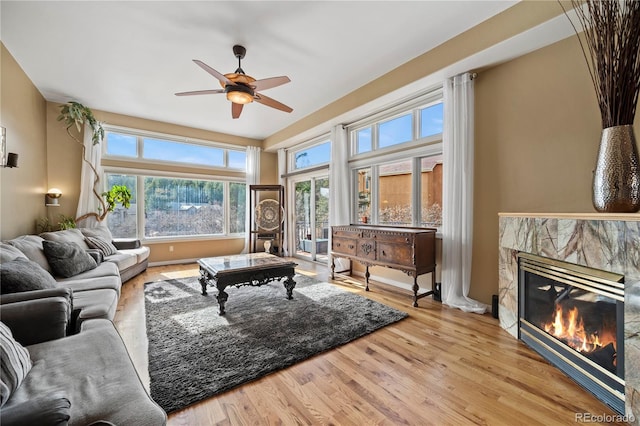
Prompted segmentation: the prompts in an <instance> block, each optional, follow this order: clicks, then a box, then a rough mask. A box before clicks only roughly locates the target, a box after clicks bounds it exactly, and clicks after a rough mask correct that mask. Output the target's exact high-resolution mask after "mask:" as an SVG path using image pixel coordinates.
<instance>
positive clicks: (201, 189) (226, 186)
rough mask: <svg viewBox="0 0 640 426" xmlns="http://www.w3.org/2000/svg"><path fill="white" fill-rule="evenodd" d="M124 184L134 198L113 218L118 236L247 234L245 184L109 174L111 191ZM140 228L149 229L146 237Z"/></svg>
mask: <svg viewBox="0 0 640 426" xmlns="http://www.w3.org/2000/svg"><path fill="white" fill-rule="evenodd" d="M138 183H141V188H140V189H141V190H140V191H139V190H138ZM123 184H124V185H126V186H127V187H128V188H129V189H130V190H131V193H132V195H133V198H132V200H131V206H130V207H129V208H128V209H124V208H123V207H121V206H119V207H117V208H116V210H114V211H113V212H112V213H111V214H109V216H107V218H108V222H107V225H108V226H109V229H111V232H112V233H113V234H114V237H118V238H121V237H124V238H137V237H139V236H140V237H142V238H146V239H149V238H159V237H188V236H202V235H223V234H227V233H230V234H236V233H242V232H244V229H245V216H244V215H245V211H246V206H245V204H246V191H245V188H246V185H245V184H244V183H239V182H224V181H215V180H202V179H178V178H174V177H157V176H141V175H138V176H131V175H122V174H115V173H107V185H108V188H107V189H109V188H110V187H111V186H113V185H123ZM138 195H142V197H141V199H143V200H144V203H143V206H142V208H141V209H140V210H141V213H142V216H143V217H142V219H143V220H140V219H141V218H139V217H138V214H137V212H138V211H139V210H138V204H137V202H135V200H136V198H137V196H138ZM227 204H228V211H227ZM226 218H229V224H228V226H227V224H226V223H225V219H226ZM139 229H144V233H142V235H139V232H138V230H139ZM227 229H228V231H226V230H227Z"/></svg>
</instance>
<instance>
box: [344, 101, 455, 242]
mask: <svg viewBox="0 0 640 426" xmlns="http://www.w3.org/2000/svg"><path fill="white" fill-rule="evenodd" d="M441 103H442V104H444V99H443V90H442V88H437V89H435V90H432V91H430V92H428V93H425V94H422V95H419V96H417V97H415V98H412V99H410V100H406V101H404V102H402V103H399V104H397V105H395V106H394V107H391V108H388V109H386V110H384V111H380V112H378V113H375V114H373V115H371V116H369V117H366V118H364V119H362V120H359V121H357V122H354V123H350V124H349V125H347V126H346V127H347V135H348V140H349V177H350V186H349V187H350V191H351V194H356V195H355V196H352V197H351V205H350V214H351V223H361V220H360V218H359V217H357V216H358V197H357V194H358V170H361V169H364V168H369V169H370V177H371V188H370V206H369V211H370V217H369V220H368V223H369V224H373V225H378V224H379V222H380V218H379V211H380V193H379V191H380V189H379V179H380V172H379V169H380V166H382V165H385V164H390V163H394V162H399V161H403V160H404V161H406V160H408V159H410V160H411V162H412V167H411V185H412V187H411V202H412V205H411V216H412V224H411V225H408V226H411V227H421V226H422V225H421V223H422V217H421V215H422V211H421V209H422V182H421V173H422V170H421V160H422V158H425V157H431V156H436V155H441V154H443V140H442V137H443V134H442V133H438V134H434V135H430V136H426V137H423V138H420V130H421V111H422V110H424V109H426V108H429V107H431V106H434V105H437V104H441ZM410 111H411V112H412V117H413V123H412V124H413V126H412V132H413V139H412V140H411V141H408V142H404V143H399V144H395V145H391V146H388V147H384V148H380V147H379V131H378V128H379V124H380V123H384V122H387V121H390V120H393V119H394V118H397V117H401V116H404V115H407V113H408V112H410ZM443 116H444V110H443ZM443 118H444V117H443ZM369 127H370V128H371V139H372V140H371V151H366V152H362V153H358V152H357V149H358V146H357V145H358V131H360V130H363V129H366V128H369ZM443 131H444V128H443ZM440 230H441V227H439V228H438V232H440Z"/></svg>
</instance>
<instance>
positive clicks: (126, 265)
mask: <svg viewBox="0 0 640 426" xmlns="http://www.w3.org/2000/svg"><path fill="white" fill-rule="evenodd" d="M95 237H99V238H98V239H97V240H96V239H95ZM92 238H93V239H92ZM95 241H100V242H104V241H108V242H110V243H111V244H109V247H102V245H99V248H92V247H90V245H92V244H93V243H95ZM88 243H91V244H88ZM116 244H118V242H114V241H112V240H111V234H110V233H109V232H108V229H106V228H91V229H71V230H65V231H57V232H49V233H44V234H40V235H24V236H20V237H18V238H14V239H12V240H9V241H4V242H2V243H0V268H2V282H0V285H1V286H2V289H3V290H2V293H3V294H2V296H1V297H0V304H1V307H0V320H1V322H2V324H1V326H2V328H3V329H5V330H0V331H3V332H2V333H0V337H1V339H0V349H1V350H2V354H3V355H5V354H11V353H16V352H15V351H16V350H18V351H19V350H20V348H22V349H21V350H22V351H25V349H24V348H26V352H28V356H27V358H30V360H29V361H28V362H23V363H22V364H20V363H18V365H19V366H20V365H21V366H22V367H23V370H24V374H23V375H24V378H23V379H22V380H19V381H17V382H16V380H14V379H15V377H13V376H9V378H7V377H5V376H6V375H5V371H6V367H7V365H6V364H8V362H6V361H7V360H5V357H4V356H3V359H2V363H3V364H2V374H3V376H2V381H1V382H0V397H1V399H0V424H2V425H3V426H5V425H31V424H34V425H35V424H38V425H47V424H52V425H54V424H55V425H83V426H84V425H89V424H92V425H111V424H115V425H143V426H144V425H148V426H155V425H164V424H166V420H167V417H166V413H165V412H164V411H163V410H162V409H161V408H160V407H159V406H158V405H157V404H156V403H155V402H154V401H153V400H152V399H151V397H150V396H149V394H148V393H147V391H146V390H145V388H144V386H143V384H142V382H141V381H140V379H139V377H138V375H137V373H136V371H135V368H134V366H133V363H132V361H131V359H130V358H129V354H128V352H127V349H126V347H125V345H124V343H123V342H122V339H121V338H120V336H119V334H118V332H117V330H116V328H115V326H114V325H113V323H112V322H111V320H113V318H114V316H115V312H116V308H117V305H118V300H119V297H120V289H121V286H122V282H123V281H124V280H125V279H129V278H131V277H132V276H134V275H136V274H138V273H140V272H142V271H144V269H146V267H147V258H148V255H149V249H148V248H147V247H141V246H140V245H139V243H138V242H135V241H125V242H124V243H123V244H124V245H120V246H119V247H120V249H116V247H114V246H115V245H116ZM105 250H106V251H105ZM78 271H81V272H78ZM16 274H17V276H16ZM21 274H22V275H21ZM23 276H24V280H23V279H22V277H23ZM5 278H7V279H6V280H5ZM23 281H24V282H23ZM10 282H13V284H11V283H10ZM16 282H17V283H16ZM10 285H13V286H14V287H11V286H10ZM15 286H17V287H15ZM21 286H23V287H24V288H20V287H21ZM29 286H33V288H32V287H29ZM38 286H40V287H42V288H36V287H38ZM5 290H7V291H12V292H11V293H6V291H5ZM5 326H6V327H5ZM6 329H8V330H10V334H12V336H11V335H9V336H7V333H8V332H7V331H6ZM12 345H15V346H16V347H17V348H18V349H15V348H12ZM14 349H15V350H14ZM6 358H11V357H9V356H6ZM26 364H28V365H26ZM26 367H28V368H26ZM5 382H7V383H5ZM11 383H13V386H12V385H11ZM7 385H8V386H7Z"/></svg>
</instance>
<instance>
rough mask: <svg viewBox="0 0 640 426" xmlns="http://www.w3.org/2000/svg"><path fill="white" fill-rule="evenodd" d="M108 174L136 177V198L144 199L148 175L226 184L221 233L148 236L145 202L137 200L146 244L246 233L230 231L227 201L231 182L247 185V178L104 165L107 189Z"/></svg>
mask: <svg viewBox="0 0 640 426" xmlns="http://www.w3.org/2000/svg"><path fill="white" fill-rule="evenodd" d="M107 174H124V175H129V176H135V177H136V190H137V192H136V200H140V199H142V200H144V179H145V178H147V177H151V178H175V179H185V180H204V181H214V182H222V183H223V185H224V189H223V200H224V215H225V217H224V225H223V228H224V229H223V232H222V233H221V234H200V235H172V236H160V237H147V236H146V235H145V231H144V230H145V226H146V218H145V211H144V210H145V203H144V201H143V202H137V203H136V238H137V239H139V240H140V241H142V242H143V243H145V244H153V243H166V242H172V241H202V240H222V239H236V238H242V237H244V236H245V234H246V230H245V232H236V233H231V232H229V230H230V228H231V216H230V211H231V204H230V203H229V202H228V201H227V200H229V184H231V183H240V184H244V185H246V184H247V183H246V180H244V181H243V180H238V179H237V178H233V177H229V176H212V175H203V174H192V173H175V172H163V171H157V170H146V169H130V168H120V167H104V175H105V179H104V183H105V191H106V190H107V189H108V188H106V183H107V179H106V175H107Z"/></svg>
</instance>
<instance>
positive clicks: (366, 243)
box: [356, 239, 376, 260]
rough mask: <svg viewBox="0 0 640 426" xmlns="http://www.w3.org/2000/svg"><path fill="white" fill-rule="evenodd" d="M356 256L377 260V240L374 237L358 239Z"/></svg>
mask: <svg viewBox="0 0 640 426" xmlns="http://www.w3.org/2000/svg"><path fill="white" fill-rule="evenodd" d="M356 256H358V257H361V258H363V259H369V260H375V259H376V240H374V239H368V240H365V239H362V240H358V246H357V249H356Z"/></svg>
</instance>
